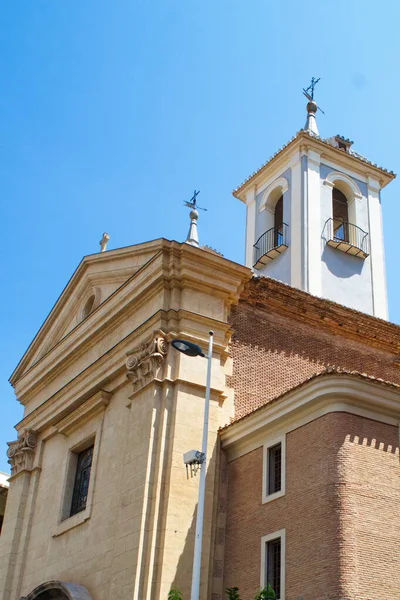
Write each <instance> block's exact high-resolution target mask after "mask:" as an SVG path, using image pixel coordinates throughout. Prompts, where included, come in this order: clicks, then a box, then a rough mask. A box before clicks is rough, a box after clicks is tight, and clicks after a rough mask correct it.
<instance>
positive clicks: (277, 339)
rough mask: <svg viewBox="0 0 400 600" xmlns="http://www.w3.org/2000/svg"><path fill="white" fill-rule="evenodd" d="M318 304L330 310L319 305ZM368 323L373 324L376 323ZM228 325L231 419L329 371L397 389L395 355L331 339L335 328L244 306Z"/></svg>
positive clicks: (398, 372)
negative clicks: (232, 393)
mask: <svg viewBox="0 0 400 600" xmlns="http://www.w3.org/2000/svg"><path fill="white" fill-rule="evenodd" d="M285 287H287V286H285ZM293 293H296V294H302V297H303V296H306V298H305V300H304V299H303V300H304V302H303V304H306V301H307V295H306V294H304V293H302V292H297V291H293ZM310 298H312V297H311V296H310ZM312 299H313V300H314V301H316V299H314V298H312ZM318 302H320V303H321V304H322V305H323V304H325V303H326V304H328V305H330V304H332V303H328V302H325V301H322V300H319V299H318ZM344 310H346V309H344ZM353 313H354V311H349V318H350V317H351V318H352V319H353V321H354V318H355V317H354V314H353ZM322 316H323V315H321V317H322ZM364 318H365V319H368V318H369V317H367V316H365V317H364ZM321 320H322V319H321ZM371 321H373V322H374V324H376V322H377V321H378V320H377V319H371ZM230 323H231V325H232V328H233V330H234V334H233V337H232V345H231V355H232V358H233V374H232V376H231V377H229V378H228V385H229V386H230V387H232V388H233V389H234V390H235V419H236V418H240V417H242V416H244V415H246V414H247V413H249V412H251V411H252V410H254V409H255V408H258V407H259V406H261V405H263V404H265V403H266V402H267V401H268V400H271V399H272V398H276V397H277V396H279V395H281V394H282V393H284V392H286V391H288V390H290V389H291V388H292V387H294V386H296V385H298V384H300V383H301V382H303V381H305V380H306V379H308V378H309V377H310V376H312V375H314V374H317V373H320V372H322V371H323V370H324V369H325V368H326V367H328V366H336V367H340V368H342V369H347V370H350V371H359V372H361V373H367V374H368V375H372V376H373V377H378V378H381V379H386V380H388V381H391V382H393V383H400V368H399V366H398V365H396V364H395V359H396V357H397V356H398V355H396V354H394V353H391V352H388V351H387V350H380V349H379V348H377V347H374V346H371V345H368V344H367V343H362V341H357V340H355V339H347V338H346V337H345V336H343V335H339V334H335V328H336V329H338V328H339V326H335V325H332V327H331V328H330V329H327V325H326V323H324V326H322V323H321V327H320V328H319V327H317V326H315V325H310V324H307V323H306V322H304V319H303V320H302V319H301V318H300V317H299V316H298V312H296V310H293V313H292V314H290V313H286V314H279V312H277V311H271V310H268V308H267V307H263V306H256V305H255V304H254V303H252V302H249V301H248V300H243V301H241V302H240V303H239V304H238V306H236V307H234V308H233V309H232V312H231V315H230ZM378 324H379V321H378ZM390 327H392V328H395V326H393V325H391V326H390ZM397 329H399V331H400V328H397Z"/></svg>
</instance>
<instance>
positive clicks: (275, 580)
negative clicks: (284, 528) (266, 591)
mask: <svg viewBox="0 0 400 600" xmlns="http://www.w3.org/2000/svg"><path fill="white" fill-rule="evenodd" d="M281 557H282V548H281V538H280V537H279V538H276V539H274V540H270V541H268V542H266V548H265V559H266V565H265V584H266V585H268V584H269V585H270V586H271V587H272V588H273V590H274V592H275V594H276V598H277V600H279V598H280V597H281V560H282V558H281Z"/></svg>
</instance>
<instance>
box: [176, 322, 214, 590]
mask: <svg viewBox="0 0 400 600" xmlns="http://www.w3.org/2000/svg"><path fill="white" fill-rule="evenodd" d="M209 335H210V338H209V342H208V355H207V357H206V358H207V360H208V362H207V379H206V396H205V405H204V423H203V442H202V446H201V453H202V456H201V459H200V463H201V466H200V483H199V500H198V504H197V520H196V537H195V541H194V556H193V574H192V592H191V600H199V598H200V571H201V548H202V542H203V526H204V504H205V497H206V471H207V469H206V464H207V443H208V420H209V414H210V389H211V364H212V350H213V336H214V332H213V331H210V332H209ZM171 344H172V346H173V347H174V348H175V349H176V350H179V352H182V353H183V354H186V355H187V356H203V357H205V355H204V353H203V351H202V349H201V348H200V346H197V344H193V343H192V342H187V341H186V340H172V342H171Z"/></svg>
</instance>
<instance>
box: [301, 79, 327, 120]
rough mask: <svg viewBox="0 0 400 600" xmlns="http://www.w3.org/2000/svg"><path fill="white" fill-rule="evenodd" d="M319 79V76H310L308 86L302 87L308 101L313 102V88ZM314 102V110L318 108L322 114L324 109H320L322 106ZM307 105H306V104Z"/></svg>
mask: <svg viewBox="0 0 400 600" xmlns="http://www.w3.org/2000/svg"><path fill="white" fill-rule="evenodd" d="M320 79H321V77H318V79H315V77H312V79H311V83H310V85H309V86H308V88H307V89H304V88H303V94H304V95H305V97H306V98H307V100H308V101H309V102H314V90H315V86H316V85H317V83H318V81H319V80H320ZM314 104H315V111H317V110H319V111H321V112H322V114H323V115H324V114H325V113H324V111H323V110H322V108H320V107H319V106H317V104H316V103H315V102H314ZM307 106H308V105H307Z"/></svg>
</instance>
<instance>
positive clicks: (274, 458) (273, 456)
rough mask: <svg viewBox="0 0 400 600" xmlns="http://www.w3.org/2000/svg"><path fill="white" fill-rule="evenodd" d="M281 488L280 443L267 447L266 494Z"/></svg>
mask: <svg viewBox="0 0 400 600" xmlns="http://www.w3.org/2000/svg"><path fill="white" fill-rule="evenodd" d="M281 489H282V444H281V443H279V444H275V445H274V446H271V447H270V448H268V494H276V492H280V491H281Z"/></svg>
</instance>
